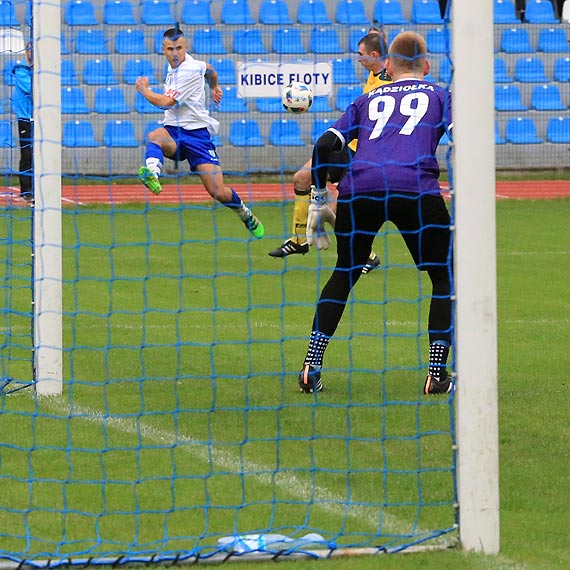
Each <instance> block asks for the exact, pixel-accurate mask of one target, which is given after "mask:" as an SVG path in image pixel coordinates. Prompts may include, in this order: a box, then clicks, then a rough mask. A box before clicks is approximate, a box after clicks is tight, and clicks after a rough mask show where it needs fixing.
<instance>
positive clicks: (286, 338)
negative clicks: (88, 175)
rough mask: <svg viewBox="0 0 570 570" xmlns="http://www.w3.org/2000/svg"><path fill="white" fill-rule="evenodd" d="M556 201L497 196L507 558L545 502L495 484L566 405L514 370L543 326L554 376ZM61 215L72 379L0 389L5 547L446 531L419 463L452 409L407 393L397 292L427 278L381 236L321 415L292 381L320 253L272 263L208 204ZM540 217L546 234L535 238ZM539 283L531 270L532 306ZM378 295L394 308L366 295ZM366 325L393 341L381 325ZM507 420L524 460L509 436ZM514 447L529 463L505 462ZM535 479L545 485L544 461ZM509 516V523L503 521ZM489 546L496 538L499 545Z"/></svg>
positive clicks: (559, 340) (406, 334)
mask: <svg viewBox="0 0 570 570" xmlns="http://www.w3.org/2000/svg"><path fill="white" fill-rule="evenodd" d="M569 206H570V204H569V202H568V201H559V202H548V203H541V202H534V203H530V202H502V203H499V223H498V228H499V238H500V239H499V252H498V259H499V277H500V290H499V301H500V307H499V316H500V326H501V332H502V333H503V336H502V338H503V339H504V338H505V337H504V334H507V335H508V337H507V338H506V339H505V340H501V344H502V352H501V354H502V356H501V386H500V387H501V392H502V395H503V398H504V400H503V406H502V409H503V410H504V411H503V412H502V424H501V425H502V430H503V431H502V444H503V447H505V446H506V447H507V450H508V451H510V450H513V451H512V453H513V457H509V454H508V453H507V454H506V458H505V457H504V455H503V456H502V457H503V463H505V462H506V463H507V469H508V471H507V473H506V474H505V472H504V471H503V485H502V488H503V490H504V491H503V505H504V507H505V509H504V514H503V521H506V522H507V527H506V528H505V526H504V524H505V523H504V522H503V533H504V534H506V535H507V537H511V541H512V542H514V543H515V544H516V543H517V542H516V541H519V542H518V544H519V546H518V550H521V549H522V550H523V551H524V548H525V541H524V540H521V534H522V532H521V531H520V529H521V528H525V527H526V524H525V520H526V519H530V521H532V523H531V526H535V527H536V528H541V524H544V523H542V520H541V519H540V513H541V510H540V507H541V505H542V503H541V501H540V500H539V499H538V498H537V497H535V496H533V495H531V494H530V493H528V492H525V491H524V490H523V489H517V492H516V493H514V492H513V491H512V490H511V488H510V487H511V485H512V484H513V481H516V480H524V481H525V483H526V484H527V485H528V486H529V487H530V488H531V489H532V488H533V483H532V482H533V480H536V479H538V474H539V472H538V471H537V470H534V469H532V468H531V467H530V466H531V465H532V462H531V458H532V457H533V454H536V453H538V455H539V456H540V457H541V458H542V462H544V463H545V464H547V462H548V461H552V456H553V454H552V453H550V452H549V451H548V449H547V448H545V449H540V446H538V444H539V443H540V442H544V441H546V439H545V438H544V436H545V431H548V428H547V426H546V425H541V423H540V422H539V418H540V417H542V416H543V415H546V414H548V415H549V417H551V418H552V420H553V421H554V422H555V425H558V421H559V419H560V418H561V417H563V414H564V399H563V398H562V397H560V398H558V399H556V398H554V399H552V398H548V396H547V393H546V392H539V391H538V390H537V388H536V384H535V383H533V382H531V380H532V378H536V377H538V375H539V373H540V369H541V368H542V367H543V365H544V361H543V359H541V358H535V357H538V356H539V355H537V354H536V351H535V350H533V345H534V343H535V342H536V338H537V336H536V335H537V334H538V335H539V336H540V337H542V336H544V337H547V338H548V345H549V351H551V357H550V358H549V359H548V361H549V362H550V363H551V364H552V365H554V366H557V367H559V368H560V370H559V377H561V376H562V375H563V362H564V356H565V354H566V346H567V342H568V337H567V333H564V330H566V331H567V320H566V321H564V318H563V317H561V305H560V302H561V300H562V299H563V298H564V296H563V294H562V292H563V291H564V290H565V287H566V285H565V282H564V279H563V272H562V267H563V262H564V260H565V259H567V257H566V258H565V257H564V256H565V255H566V256H567V255H568V252H567V246H566V253H564V251H565V250H564V244H562V243H560V240H559V239H558V240H557V239H556V236H557V235H558V236H562V235H564V228H566V220H567V215H568V213H569V212H568V208H569ZM260 215H263V219H264V221H266V220H267V221H268V222H266V225H267V226H268V227H273V228H275V227H281V226H283V223H282V220H285V219H288V217H287V216H283V212H282V211H281V209H280V207H275V206H268V207H267V208H264V209H261V210H260ZM74 219H75V218H73V216H72V215H71V211H67V213H66V214H65V215H64V225H65V239H64V243H65V244H66V252H65V255H64V258H65V267H64V276H65V279H66V284H65V293H66V294H65V299H66V301H65V311H66V314H67V317H66V320H65V331H64V333H65V346H66V347H67V349H68V352H67V353H66V362H65V368H66V376H71V375H72V374H73V377H74V378H76V380H75V381H74V382H73V384H69V385H66V388H65V393H64V396H63V397H62V398H59V399H53V400H42V401H41V402H40V404H39V405H38V406H36V404H35V403H34V401H33V400H32V398H31V397H30V394H29V393H27V392H25V391H22V392H19V393H18V394H14V395H12V396H8V397H6V398H4V399H3V402H2V411H3V413H2V433H3V442H2V446H1V447H0V450H1V460H2V471H1V475H2V478H3V486H4V488H5V489H6V490H7V491H9V492H6V493H3V499H2V507H3V509H2V513H1V514H0V522H1V523H2V526H1V528H2V531H1V533H0V536H1V544H2V550H3V551H4V552H18V553H22V554H23V555H24V556H25V557H31V556H32V555H35V554H41V553H42V552H51V551H52V550H53V549H54V548H56V545H57V543H58V542H59V541H61V540H62V538H65V542H66V546H65V547H62V548H59V553H60V555H61V556H65V554H67V553H69V552H75V553H81V552H84V553H86V554H89V555H92V554H93V553H95V552H112V551H115V550H116V551H119V550H121V549H124V548H125V545H130V544H135V543H136V544H137V545H138V546H139V547H140V546H141V545H142V548H143V550H146V551H147V552H149V553H151V552H156V551H165V550H191V549H193V548H196V547H198V546H199V543H200V541H199V539H200V537H201V536H203V535H204V534H209V535H210V537H211V538H213V539H215V538H216V537H217V536H222V535H227V534H232V533H233V532H236V531H237V532H246V531H254V530H256V529H266V528H268V526H269V525H271V527H272V529H273V530H274V531H281V532H283V533H285V534H289V533H293V532H294V531H295V529H296V528H303V529H306V530H307V531H309V530H315V531H321V532H322V531H323V530H327V531H328V532H327V533H325V534H326V537H327V538H328V539H331V540H335V541H336V542H338V543H339V544H343V543H344V544H347V543H348V544H355V543H367V542H368V543H370V542H372V543H374V544H378V542H379V541H378V539H377V538H375V539H372V538H370V537H373V536H374V535H375V534H377V533H378V531H379V529H381V530H382V533H383V534H384V535H385V536H384V537H383V539H384V540H390V539H391V538H392V537H391V536H390V535H398V537H399V539H402V537H406V538H407V539H408V540H409V539H410V535H414V533H415V535H416V536H420V535H421V532H422V530H423V529H427V528H430V529H433V528H447V525H449V524H452V523H453V506H452V504H451V502H450V501H451V499H452V497H453V489H452V486H451V481H450V479H451V476H450V472H449V471H447V472H446V471H439V470H437V469H435V467H438V466H441V465H450V466H451V462H452V457H451V449H450V436H449V413H448V409H447V405H445V404H444V401H445V400H443V401H442V400H440V399H435V400H434V399H429V400H428V399H423V398H422V397H421V396H420V392H421V385H422V382H423V374H424V370H423V368H421V369H420V368H419V367H418V364H419V362H420V361H421V358H422V353H423V352H425V344H426V339H425V338H422V337H421V336H418V318H420V319H421V321H422V323H423V322H425V312H423V311H425V307H424V306H423V305H424V303H423V302H422V303H420V305H418V304H417V303H415V302H412V300H414V301H416V300H417V298H418V291H420V292H421V291H422V287H423V284H422V283H418V279H417V274H416V272H415V269H413V268H412V267H410V260H409V259H408V257H407V253H406V252H405V251H404V249H403V248H402V247H401V241H400V238H399V237H398V236H396V235H390V236H388V238H387V239H388V242H387V243H385V242H384V241H383V240H377V243H376V250H377V251H378V253H379V254H380V255H381V256H382V257H383V259H386V254H388V258H387V259H388V261H389V263H391V264H392V265H393V267H391V268H390V270H389V271H388V273H384V272H382V271H378V272H375V273H373V274H371V275H369V276H368V277H366V278H365V279H362V280H361V281H360V283H359V284H358V286H357V288H356V291H355V295H354V299H353V303H352V304H351V305H349V306H348V307H347V311H346V313H345V317H344V318H343V321H342V323H341V327H340V329H339V331H338V335H337V336H336V337H335V340H333V342H332V344H331V347H330V349H329V351H328V352H327V357H326V360H325V365H326V371H325V373H324V375H323V379H324V381H325V383H326V386H327V392H325V393H324V394H323V395H321V396H319V397H318V398H319V402H320V403H323V404H326V405H319V406H317V407H314V405H313V404H314V400H313V399H312V398H310V397H309V398H306V397H304V396H303V395H301V394H299V393H298V392H297V391H296V375H297V372H298V369H299V367H300V364H301V361H302V358H303V356H304V352H305V349H306V341H307V335H308V332H309V330H310V324H311V318H312V314H313V310H314V302H315V299H316V295H317V294H318V291H319V290H320V288H321V286H322V284H323V283H324V281H323V279H326V276H327V275H328V271H329V268H330V266H331V264H332V263H333V262H334V254H333V253H332V252H327V253H325V254H323V255H322V257H321V260H320V261H321V262H322V264H323V266H324V267H323V270H322V272H321V273H318V272H316V271H315V270H316V267H317V265H318V259H317V256H316V255H315V252H312V253H311V254H310V255H307V256H304V257H299V258H290V259H287V260H285V264H283V262H282V261H281V260H274V259H270V258H269V257H268V256H267V251H268V250H269V249H270V248H271V246H272V245H273V241H279V240H280V239H281V237H282V236H281V235H275V236H273V237H271V235H270V236H269V237H268V239H266V240H263V241H260V242H245V241H244V240H243V234H242V233H240V232H242V231H243V230H242V228H241V227H240V226H239V223H238V222H237V221H236V220H235V217H234V216H232V215H231V214H230V213H228V212H225V211H223V210H222V211H219V212H217V213H216V215H215V216H214V217H212V216H211V211H210V210H209V209H208V208H196V207H188V208H187V210H182V211H177V210H173V209H168V208H166V209H155V208H153V209H152V210H146V209H144V208H140V207H138V206H137V207H135V206H133V207H131V208H126V209H124V210H123V209H116V208H115V210H114V211H113V216H112V217H111V216H110V210H109V209H106V208H103V209H101V208H92V209H82V212H81V216H79V217H78V219H81V223H80V224H77V223H76V222H75V221H73V223H72V220H74ZM111 219H113V220H114V221H111ZM546 219H548V220H549V223H548V228H546V229H543V230H542V231H537V220H546ZM173 220H176V224H174V223H173ZM111 224H114V225H113V227H111ZM213 224H214V225H213ZM145 227H148V228H150V233H146V232H147V230H145V229H144V228H145ZM180 228H184V231H180ZM557 228H558V230H557ZM111 230H113V231H111ZM283 232H284V233H286V232H287V230H286V226H284V227H283ZM113 234H114V235H113ZM214 237H216V238H217V242H216V243H217V245H216V244H215V243H214ZM149 243H150V244H151V245H150V246H149ZM248 254H249V261H248ZM530 268H533V269H537V270H538V271H534V270H532V271H531V270H530ZM525 269H526V271H525ZM557 269H559V271H557ZM285 270H286V271H285ZM250 271H253V272H255V274H254V275H253V276H249V277H250V278H248V274H249V272H250ZM537 273H538V274H539V275H540V274H542V275H544V276H548V281H547V283H546V284H544V281H542V280H540V282H541V283H543V286H544V287H545V289H546V290H547V292H548V295H547V296H546V297H544V298H543V297H541V298H540V299H537V298H536V295H535V293H534V292H535V291H536V284H537V279H539V277H538V275H537ZM174 275H179V276H180V277H177V278H174V277H173V276H174ZM557 276H558V277H557ZM110 278H112V279H110ZM212 284H215V285H216V286H215V288H214V289H213V287H212ZM427 294H428V292H427V291H426V292H425V295H426V296H427ZM385 296H386V297H389V298H391V303H390V304H389V305H381V304H378V301H380V300H382V299H384V297H385ZM372 300H373V301H374V303H372V302H371V301H372ZM285 301H286V303H285ZM533 301H534V302H536V308H535V309H534V310H533V308H532V307H533ZM281 304H282V306H279V305H281ZM278 306H279V307H278ZM566 306H567V305H566ZM213 307H216V308H217V309H216V310H214V311H212V308H213ZM418 307H419V312H420V313H421V314H420V315H418ZM562 312H563V311H562ZM566 314H567V312H566ZM384 323H386V325H384ZM557 323H558V324H557ZM564 323H566V326H564ZM384 326H386V327H387V330H388V331H389V332H390V334H391V336H389V337H383V336H382V335H381V334H379V333H381V331H382V329H383V327H384ZM554 330H558V332H557V333H556V334H552V331H554ZM565 334H566V336H564V335H565ZM513 337H516V341H515V340H514V338H513ZM176 341H178V342H176ZM248 343H249V346H250V347H251V350H250V351H248V350H247V346H248ZM169 345H173V346H169ZM71 347H73V349H71ZM507 348H508V349H509V351H508V352H506V353H505V350H507ZM521 353H522V354H523V355H524V356H521ZM557 355H558V356H557ZM379 369H385V370H386V373H385V374H384V376H383V377H381V376H380V375H379V374H378V373H377V372H375V370H379ZM281 371H282V372H281ZM212 377H214V378H215V380H214V381H212ZM173 378H176V380H173ZM111 379H113V380H112V381H111ZM556 385H557V384H555V385H554V386H553V385H552V383H549V389H548V392H550V391H551V390H553V389H554V388H555V386H556ZM537 395H538V396H539V397H537ZM561 396H562V395H561ZM379 402H383V403H384V404H386V405H384V406H383V407H382V408H379V407H378V403H379ZM541 410H542V413H541ZM24 413H25V414H27V415H24ZM521 415H524V416H526V417H528V421H527V423H522V419H521ZM70 417H72V419H71V420H70V419H69V418H70ZM560 425H562V424H560ZM521 426H522V427H521ZM446 430H447V432H446ZM520 431H522V433H523V434H524V437H525V438H528V441H529V442H531V443H532V444H534V446H535V451H534V452H533V454H531V453H530V451H528V450H527V449H526V446H521V445H518V440H517V438H518V437H519V436H520ZM541 433H542V434H543V437H541V435H540V434H541ZM418 434H421V437H419V436H418ZM277 436H279V438H278V440H277ZM560 436H561V437H562V436H563V433H560ZM277 441H278V443H277ZM550 441H552V438H550ZM550 445H552V446H553V447H552V449H556V447H555V443H554V442H552V443H551V444H550ZM517 449H518V454H517V457H514V450H517ZM560 453H561V455H560V461H563V459H562V458H563V456H564V454H562V451H560ZM520 457H523V458H525V459H527V460H528V462H527V463H526V464H521V465H519V460H518V458H520ZM418 461H419V462H420V463H421V467H422V469H421V470H419V471H418ZM379 466H380V467H381V471H380V472H379V470H378V468H379ZM527 471H528V474H527ZM551 471H552V473H553V474H554V476H555V477H556V476H557V474H558V473H560V466H559V467H556V464H554V465H553V466H552V468H551ZM172 473H176V475H177V477H176V480H175V481H173V480H172V478H171V475H172ZM545 485H546V484H545ZM541 488H542V486H541ZM534 490H535V491H536V488H534ZM420 491H421V495H420ZM542 492H543V493H544V490H543V491H542ZM348 497H350V500H348ZM410 498H412V499H413V500H414V501H416V503H414V504H411V501H410ZM418 501H419V502H418ZM418 504H420V505H421V508H418ZM31 507H33V508H34V510H32V508H31ZM175 507H176V509H175ZM525 508H526V509H528V511H527V513H528V514H527V516H524V515H523V514H522V513H521V515H520V516H518V515H517V511H519V510H520V509H525ZM62 511H65V513H66V514H65V515H64V516H62V515H61V512H62ZM551 511H552V517H553V518H552V520H551V521H550V523H551V524H552V527H553V528H556V527H557V526H560V527H561V528H562V529H563V528H564V524H565V523H564V513H563V512H562V511H560V512H559V514H558V515H557V512H558V511H559V510H557V509H551ZM101 513H103V514H101ZM133 513H137V514H136V515H134V514H133ZM557 517H558V518H557ZM557 520H558V522H559V525H557V523H556V521H557ZM509 523H510V524H511V525H513V526H508V525H509ZM380 525H381V526H380ZM516 525H519V526H518V529H519V530H517V528H516ZM548 526H550V524H549V525H548ZM341 535H342V536H341ZM30 537H35V538H34V539H33V540H31V542H28V540H30ZM94 537H96V539H97V540H99V543H97V540H94ZM191 537H194V538H191ZM411 540H414V538H413V536H412V538H411ZM545 540H546V542H547V543H548V544H549V552H550V553H549V554H548V555H547V556H548V559H549V565H548V567H549V568H556V567H557V566H556V560H557V559H559V560H564V554H563V550H562V546H561V549H560V551H557V550H556V541H555V539H554V538H553V537H552V535H549V536H548V537H547V538H546V539H545ZM214 542H215V540H214ZM503 545H504V546H503V548H504V549H505V548H506V549H507V550H508V549H509V544H508V540H507V544H506V545H505V543H503ZM511 558H512V555H511ZM436 559H439V560H441V558H440V557H439V556H436ZM566 561H567V558H566ZM550 562H553V563H552V564H550ZM434 563H435V560H434ZM400 564H406V562H402V561H400ZM427 564H430V563H429V562H428V563H427ZM466 567H467V566H466ZM468 567H469V568H471V567H472V568H479V567H481V566H478V565H473V566H468ZM483 567H484V566H483ZM507 567H508V566H507ZM530 567H531V568H532V567H533V566H530ZM559 567H560V568H562V567H565V566H559ZM426 568H430V566H426Z"/></svg>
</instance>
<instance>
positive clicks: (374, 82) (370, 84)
mask: <svg viewBox="0 0 570 570" xmlns="http://www.w3.org/2000/svg"><path fill="white" fill-rule="evenodd" d="M388 83H392V78H391V77H390V76H389V75H388V73H387V72H386V70H385V69H383V70H382V71H381V72H380V73H379V74H378V75H375V74H374V73H372V71H371V72H370V73H369V74H368V79H367V80H366V83H365V84H364V88H363V89H362V93H369V92H370V91H372V89H376V88H378V87H382V85H386V84H388ZM357 145H358V141H357V140H356V139H353V140H351V141H350V142H349V143H348V148H349V149H350V150H352V151H353V152H355V151H356V146H357Z"/></svg>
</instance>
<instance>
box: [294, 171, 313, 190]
mask: <svg viewBox="0 0 570 570" xmlns="http://www.w3.org/2000/svg"><path fill="white" fill-rule="evenodd" d="M293 189H294V190H295V194H299V195H302V194H308V193H309V192H310V190H311V171H310V170H305V169H301V170H297V172H295V174H294V175H293Z"/></svg>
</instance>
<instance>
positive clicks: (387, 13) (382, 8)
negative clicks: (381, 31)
mask: <svg viewBox="0 0 570 570" xmlns="http://www.w3.org/2000/svg"><path fill="white" fill-rule="evenodd" d="M373 19H374V21H375V22H378V23H379V24H380V25H381V26H386V25H390V26H391V25H397V26H401V25H403V24H407V23H408V20H406V18H404V14H403V12H402V4H401V2H400V0H376V4H374V13H373Z"/></svg>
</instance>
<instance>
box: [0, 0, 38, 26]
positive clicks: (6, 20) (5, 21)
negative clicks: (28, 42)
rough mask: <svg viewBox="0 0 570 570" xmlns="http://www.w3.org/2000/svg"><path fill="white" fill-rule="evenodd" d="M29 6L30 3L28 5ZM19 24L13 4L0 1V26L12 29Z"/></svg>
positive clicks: (6, 0) (5, 0)
mask: <svg viewBox="0 0 570 570" xmlns="http://www.w3.org/2000/svg"><path fill="white" fill-rule="evenodd" d="M29 4H31V2H30V3H29ZM19 25H20V22H19V20H18V18H17V16H16V11H15V10H14V6H13V3H12V2H11V1H8V0H1V1H0V26H2V27H7V28H13V27H15V26H19Z"/></svg>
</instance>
